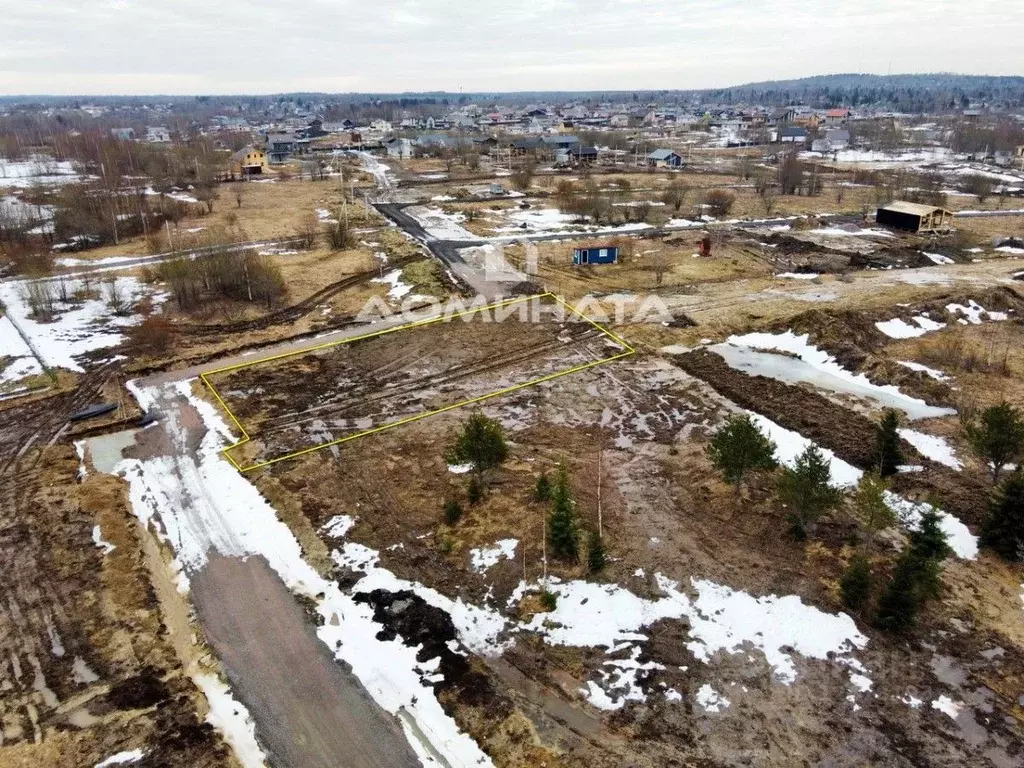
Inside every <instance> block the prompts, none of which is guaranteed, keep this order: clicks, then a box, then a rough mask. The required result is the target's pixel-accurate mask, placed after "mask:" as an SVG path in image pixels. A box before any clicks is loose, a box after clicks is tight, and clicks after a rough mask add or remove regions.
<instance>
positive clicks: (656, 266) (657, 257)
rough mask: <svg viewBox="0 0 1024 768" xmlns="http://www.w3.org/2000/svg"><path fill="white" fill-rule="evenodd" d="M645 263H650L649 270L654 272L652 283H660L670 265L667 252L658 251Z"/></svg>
mask: <svg viewBox="0 0 1024 768" xmlns="http://www.w3.org/2000/svg"><path fill="white" fill-rule="evenodd" d="M647 263H648V264H649V265H650V270H651V271H652V272H653V273H654V284H655V285H661V283H662V281H663V280H664V279H665V273H666V272H668V271H669V269H671V267H672V264H671V262H670V260H669V255H668V253H666V252H665V251H658V252H657V253H655V254H654V255H653V256H652V257H651V259H650V260H649V261H648V262H647Z"/></svg>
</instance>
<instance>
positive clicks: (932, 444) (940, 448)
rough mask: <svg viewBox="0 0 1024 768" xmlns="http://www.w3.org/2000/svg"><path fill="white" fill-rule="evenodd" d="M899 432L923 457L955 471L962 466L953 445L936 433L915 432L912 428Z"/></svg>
mask: <svg viewBox="0 0 1024 768" xmlns="http://www.w3.org/2000/svg"><path fill="white" fill-rule="evenodd" d="M899 433H900V437H902V438H903V439H904V440H906V441H907V442H908V443H910V444H911V445H912V446H914V447H915V448H917V450H918V452H919V453H920V454H921V455H922V456H924V457H925V458H927V459H931V460H932V461H934V462H937V463H938V464H942V465H943V466H946V467H949V468H950V469H955V470H957V471H960V470H961V469H963V468H964V465H963V462H961V461H960V460H959V459H957V457H956V452H955V451H954V450H953V446H951V445H950V444H949V443H948V442H946V439H945V438H943V437H937V436H936V435H926V434H925V433H923V432H915V431H914V430H912V429H901V430H899Z"/></svg>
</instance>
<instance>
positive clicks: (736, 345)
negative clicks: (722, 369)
mask: <svg viewBox="0 0 1024 768" xmlns="http://www.w3.org/2000/svg"><path fill="white" fill-rule="evenodd" d="M709 349H711V350H713V351H714V352H717V353H718V354H719V355H721V356H722V358H723V359H724V360H725V362H726V363H728V364H729V366H730V367H731V368H734V369H736V370H738V371H743V372H744V373H747V374H750V375H751V376H767V377H769V378H772V379H776V380H778V381H782V382H785V383H787V384H811V385H813V386H815V387H818V388H820V389H825V390H829V391H831V392H836V393H838V394H845V395H851V396H853V397H858V398H861V399H863V400H868V401H870V402H871V403H872V404H874V405H875V406H876V407H881V408H896V409H898V410H901V411H903V412H904V413H906V414H907V416H908V417H909V418H910V419H912V420H917V419H934V418H937V417H940V416H951V415H953V414H955V413H956V411H955V410H954V409H952V408H940V407H938V406H933V405H928V404H927V403H926V402H924V401H923V400H919V399H917V398H915V397H910V396H909V395H905V394H903V393H902V392H900V390H899V389H898V388H897V387H894V386H892V385H888V384H886V385H879V384H873V383H872V382H871V381H870V380H869V379H868V378H867V377H866V376H864V375H863V374H859V373H852V372H850V371H848V370H846V369H845V368H843V367H842V366H841V365H839V363H837V362H836V360H835V358H833V357H832V356H831V355H829V354H828V353H827V352H824V351H823V350H821V349H818V348H817V347H815V346H813V345H811V344H810V343H809V342H808V336H807V335H806V334H804V335H803V336H797V335H796V334H795V333H793V332H792V331H787V332H786V333H777V334H772V333H749V334H747V335H745V336H730V337H729V339H728V340H727V341H726V342H725V343H724V344H716V345H714V346H712V347H709ZM777 352H783V353H787V354H776V353H777ZM790 355H794V357H790Z"/></svg>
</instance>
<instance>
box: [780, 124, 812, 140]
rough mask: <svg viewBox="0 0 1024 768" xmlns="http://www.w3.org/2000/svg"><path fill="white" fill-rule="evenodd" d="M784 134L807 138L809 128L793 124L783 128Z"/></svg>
mask: <svg viewBox="0 0 1024 768" xmlns="http://www.w3.org/2000/svg"><path fill="white" fill-rule="evenodd" d="M782 135H783V136H792V137H801V138H806V137H807V129H806V128H801V127H800V126H796V125H794V126H791V127H789V128H783V129H782Z"/></svg>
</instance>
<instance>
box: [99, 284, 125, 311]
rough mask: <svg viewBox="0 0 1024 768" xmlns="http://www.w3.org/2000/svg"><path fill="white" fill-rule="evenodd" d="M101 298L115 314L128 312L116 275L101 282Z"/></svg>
mask: <svg viewBox="0 0 1024 768" xmlns="http://www.w3.org/2000/svg"><path fill="white" fill-rule="evenodd" d="M103 299H104V301H106V303H107V306H108V307H110V311H111V312H113V313H114V314H115V315H127V314H128V310H129V307H128V302H127V300H126V299H125V295H124V291H123V290H121V285H120V284H119V283H118V281H117V278H116V277H111V278H108V279H107V280H105V281H104V282H103Z"/></svg>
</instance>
